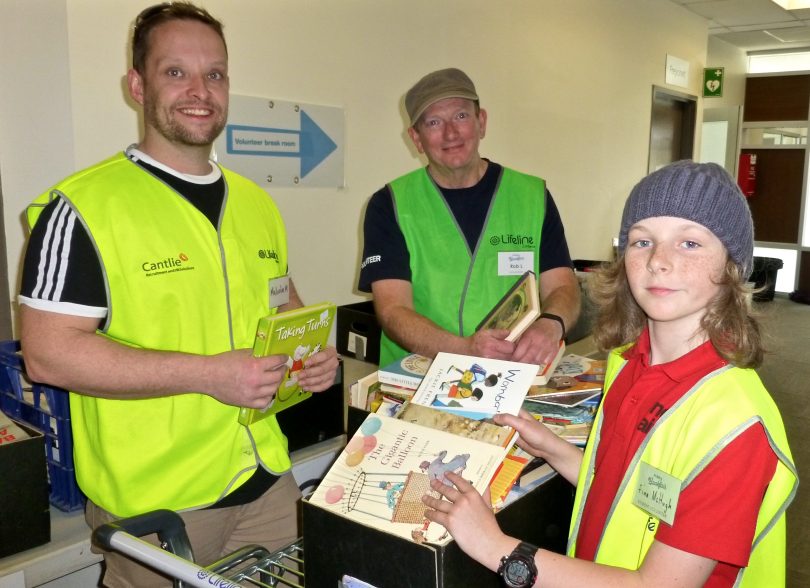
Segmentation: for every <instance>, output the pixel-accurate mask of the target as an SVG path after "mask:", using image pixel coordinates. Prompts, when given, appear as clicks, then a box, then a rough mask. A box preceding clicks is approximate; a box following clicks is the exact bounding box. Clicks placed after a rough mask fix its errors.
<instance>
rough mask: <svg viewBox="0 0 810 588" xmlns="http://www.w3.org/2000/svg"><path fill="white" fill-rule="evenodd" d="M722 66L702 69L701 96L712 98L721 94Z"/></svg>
mask: <svg viewBox="0 0 810 588" xmlns="http://www.w3.org/2000/svg"><path fill="white" fill-rule="evenodd" d="M723 70H724V68H722V67H706V68H704V69H703V97H704V98H710V97H711V98H713V97H716V96H722V95H723Z"/></svg>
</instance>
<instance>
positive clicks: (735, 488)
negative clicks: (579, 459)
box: [576, 329, 777, 588]
mask: <svg viewBox="0 0 810 588" xmlns="http://www.w3.org/2000/svg"><path fill="white" fill-rule="evenodd" d="M624 358H625V359H627V364H626V365H625V366H624V368H623V369H622V371H621V372H620V373H619V375H618V377H617V378H616V380H615V381H614V382H613V385H612V386H611V388H610V391H609V393H608V394H606V395H605V400H604V403H605V405H604V407H603V411H604V414H603V423H602V431H601V441H600V443H599V447H598V448H597V452H596V461H595V472H594V477H593V482H592V486H591V490H590V493H589V495H588V500H587V501H586V503H585V507H584V509H583V514H582V521H581V524H580V529H579V536H578V537H577V552H576V557H578V558H581V559H587V560H591V561H593V559H594V557H595V554H596V548H597V544H598V542H599V537H600V536H601V534H602V529H603V527H604V525H605V521H606V519H607V516H608V512H609V510H610V506H611V504H612V502H613V499H614V497H615V496H616V493H617V492H618V488H619V484H620V483H621V480H622V476H623V475H624V473H625V471H626V470H627V468H628V466H629V464H630V462H631V461H632V459H633V455H634V454H635V453H636V451H637V450H638V448H639V446H640V445H641V443H642V441H643V440H644V438H645V436H646V435H647V431H649V430H650V428H651V427H652V425H653V424H654V423H655V422H656V421H657V420H658V419H659V418H660V417H661V415H662V414H664V413H665V412H666V411H667V410H668V409H669V408H670V407H671V406H672V405H673V404H674V403H675V402H677V401H678V400H679V399H680V398H681V397H682V396H683V395H684V394H685V393H686V392H688V391H689V390H690V389H691V388H692V387H693V386H694V385H695V384H696V383H697V381H698V380H700V378H702V377H703V376H705V375H706V374H708V373H709V372H711V371H713V370H716V369H718V368H720V367H722V366H723V365H725V364H726V363H727V362H726V361H725V360H724V359H723V358H721V357H720V356H719V355H718V354H717V352H716V351H715V349H714V347H713V346H712V344H711V342H706V343H704V344H703V345H701V346H700V347H698V348H696V349H694V350H692V351H690V352H689V353H687V354H686V355H684V356H683V357H680V358H678V359H676V360H675V361H672V362H670V363H666V364H660V365H654V366H651V365H650V338H649V333H648V331H647V330H646V329H645V330H644V332H643V333H642V334H641V337H639V340H638V343H637V344H636V345H634V346H633V347H631V348H630V349H628V350H627V351H626V352H625V354H624ZM620 416H621V418H620ZM694 434H698V435H699V434H700V431H695V432H694ZM776 462H777V459H776V455H775V454H774V453H773V451H772V450H771V448H770V445H769V444H768V440H767V438H766V436H765V430H764V428H763V427H762V425H756V426H753V427H751V428H749V429H748V430H747V431H746V432H745V433H743V434H742V435H740V436H739V437H737V438H736V439H735V440H734V441H733V442H731V443H730V444H729V445H728V446H727V447H726V448H725V449H723V450H722V451H721V452H720V453H719V454H718V455H717V457H715V459H714V460H712V462H711V463H710V464H709V465H708V466H707V467H706V468H705V469H704V470H703V471H702V472H701V473H700V474H699V475H698V476H697V477H696V478H695V479H694V480H693V481H692V483H691V484H690V485H689V486H688V487H687V488H685V489H684V490H683V491H682V492H681V494H680V497H679V499H678V507H677V512H676V513H675V520H674V524H673V525H672V526H670V525H668V524H666V523H664V522H660V523H659V525H658V530H657V532H656V535H655V539H656V541H661V542H662V543H665V544H667V545H669V546H671V547H675V548H677V549H680V550H682V551H687V552H689V553H694V554H697V555H700V556H702V557H707V558H709V559H715V560H717V561H718V562H719V563H718V565H717V566H716V567H715V570H714V572H713V573H712V576H711V577H710V578H709V580H708V582H707V583H706V584H705V586H710V587H713V588H715V587H718V588H719V587H720V586H732V585H733V584H734V579H735V577H736V575H737V572H738V570H739V568H740V567H743V566H745V565H747V564H748V557H749V555H750V553H751V543H752V542H753V537H754V532H755V530H756V520H757V514H758V513H759V507H760V504H761V503H762V498H763V496H764V495H765V489H766V488H767V486H768V483H769V482H770V480H771V478H772V477H773V474H774V472H775V471H776Z"/></svg>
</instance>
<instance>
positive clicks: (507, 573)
mask: <svg viewBox="0 0 810 588" xmlns="http://www.w3.org/2000/svg"><path fill="white" fill-rule="evenodd" d="M503 579H504V580H505V582H506V585H507V586H509V587H510V588H525V587H527V586H531V585H532V584H534V578H533V577H532V570H531V569H530V568H529V566H528V565H527V563H526V562H525V561H523V560H521V559H513V558H510V559H509V560H508V561H507V562H506V566H504V569H503Z"/></svg>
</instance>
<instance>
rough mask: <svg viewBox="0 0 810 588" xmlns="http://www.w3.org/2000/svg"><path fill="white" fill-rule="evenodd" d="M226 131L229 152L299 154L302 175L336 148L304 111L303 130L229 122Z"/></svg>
mask: <svg viewBox="0 0 810 588" xmlns="http://www.w3.org/2000/svg"><path fill="white" fill-rule="evenodd" d="M225 133H226V139H225V140H226V142H227V143H226V145H227V150H228V153H231V154H233V153H240V154H242V155H261V156H265V157H297V158H299V159H300V160H301V177H302V178H305V177H306V176H307V174H308V173H309V172H311V171H312V170H313V169H314V168H315V167H316V166H317V165H318V164H319V163H320V162H322V161H323V160H324V159H326V157H327V156H328V155H329V154H330V153H332V151H334V150H335V149H337V145H336V144H335V142H334V141H333V140H332V139H330V138H329V137H328V135H327V134H326V133H324V132H323V131H322V130H321V127H319V126H318V125H317V124H316V123H315V121H314V120H312V118H310V116H309V115H308V114H307V113H306V112H304V111H303V110H302V111H301V130H300V131H294V130H292V129H266V128H262V127H248V126H243V125H227V126H226V127H225Z"/></svg>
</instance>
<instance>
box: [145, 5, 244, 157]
mask: <svg viewBox="0 0 810 588" xmlns="http://www.w3.org/2000/svg"><path fill="white" fill-rule="evenodd" d="M228 89H229V81H228V56H227V52H226V49H225V44H224V43H223V42H222V39H221V38H220V37H219V35H217V33H216V32H215V31H214V30H213V29H211V28H210V27H209V26H207V25H205V24H203V23H201V22H197V21H190V20H174V21H169V22H166V23H164V24H161V25H159V26H158V27H157V28H155V29H154V30H153V31H152V32H151V33H150V36H149V51H148V54H147V58H146V62H145V65H144V72H143V75H140V74H138V73H137V72H134V71H131V72H130V92H131V94H132V96H133V98H134V99H135V100H136V101H138V102H139V103H140V104H142V105H143V109H144V122H145V126H146V131H145V139H146V140H147V141H149V140H152V141H155V140H160V141H167V142H169V143H172V144H175V145H177V146H183V145H187V146H206V145H210V144H211V143H213V142H214V139H216V137H217V136H219V134H220V133H221V132H222V129H223V128H224V126H225V122H226V120H227V117H228Z"/></svg>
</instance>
